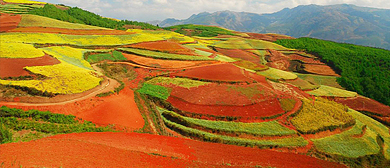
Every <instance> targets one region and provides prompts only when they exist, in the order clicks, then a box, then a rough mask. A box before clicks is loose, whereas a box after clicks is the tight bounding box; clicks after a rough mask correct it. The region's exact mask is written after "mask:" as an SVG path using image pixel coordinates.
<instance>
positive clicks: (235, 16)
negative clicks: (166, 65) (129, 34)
mask: <svg viewBox="0 0 390 168" xmlns="http://www.w3.org/2000/svg"><path fill="white" fill-rule="evenodd" d="M309 16H310V17H309ZM179 24H200V25H214V26H221V27H225V28H228V29H232V30H236V31H243V32H254V33H277V34H285V35H289V36H292V37H313V38H319V39H324V40H331V41H336V42H343V43H352V44H357V45H364V46H370V47H377V48H384V49H387V50H389V49H390V10H388V9H378V8H369V7H360V6H356V5H350V4H340V5H329V6H320V5H300V6H297V7H295V8H291V9H290V8H284V9H282V10H280V11H278V12H275V13H269V14H256V13H249V12H232V11H218V12H214V13H208V12H202V13H199V14H194V15H192V16H190V17H189V18H188V19H184V20H177V19H173V18H170V19H166V20H164V21H162V22H160V23H159V25H160V26H161V27H169V26H173V25H179Z"/></svg>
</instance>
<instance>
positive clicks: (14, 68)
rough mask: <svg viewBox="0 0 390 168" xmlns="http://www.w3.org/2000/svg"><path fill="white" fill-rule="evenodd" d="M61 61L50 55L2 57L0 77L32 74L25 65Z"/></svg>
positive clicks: (52, 63) (43, 64) (0, 59)
mask: <svg viewBox="0 0 390 168" xmlns="http://www.w3.org/2000/svg"><path fill="white" fill-rule="evenodd" d="M59 63H60V61H58V60H57V59H55V58H53V57H50V56H48V55H45V56H43V57H36V58H0V78H5V77H19V76H30V75H31V74H30V73H29V72H28V71H26V70H25V69H24V67H27V66H30V67H31V66H45V65H55V64H59Z"/></svg>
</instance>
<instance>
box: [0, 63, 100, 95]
mask: <svg viewBox="0 0 390 168" xmlns="http://www.w3.org/2000/svg"><path fill="white" fill-rule="evenodd" d="M26 69H27V70H28V71H31V72H32V73H35V74H41V75H44V76H46V77H47V78H46V79H44V80H20V81H11V80H0V84H3V85H12V86H22V87H29V88H35V89H37V90H39V91H42V92H45V91H47V92H49V93H58V94H73V93H81V92H84V91H87V90H90V89H92V88H94V87H96V86H98V85H99V84H100V81H101V80H102V79H101V78H99V77H98V74H97V73H96V72H94V71H91V70H86V69H84V68H79V67H76V66H74V65H72V64H69V63H66V62H62V63H60V64H57V65H50V66H36V67H26Z"/></svg>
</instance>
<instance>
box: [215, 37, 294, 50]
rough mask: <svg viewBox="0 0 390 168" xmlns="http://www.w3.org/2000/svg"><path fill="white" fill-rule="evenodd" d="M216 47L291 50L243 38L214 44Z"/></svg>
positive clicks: (267, 42) (266, 42) (270, 43)
mask: <svg viewBox="0 0 390 168" xmlns="http://www.w3.org/2000/svg"><path fill="white" fill-rule="evenodd" d="M213 46H214V47H218V48H225V49H243V50H245V49H258V50H265V49H274V50H289V49H288V48H285V47H283V46H281V45H278V44H275V43H272V42H269V41H263V40H254V39H242V38H229V39H228V40H226V41H219V42H216V43H214V44H213Z"/></svg>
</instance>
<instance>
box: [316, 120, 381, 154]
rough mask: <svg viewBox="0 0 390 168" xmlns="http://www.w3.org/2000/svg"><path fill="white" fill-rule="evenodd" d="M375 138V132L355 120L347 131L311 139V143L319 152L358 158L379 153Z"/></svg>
mask: <svg viewBox="0 0 390 168" xmlns="http://www.w3.org/2000/svg"><path fill="white" fill-rule="evenodd" d="M376 138H377V134H376V132H374V131H373V130H372V129H371V128H367V127H366V125H364V124H363V123H362V122H360V121H359V120H357V121H356V124H355V126H354V127H352V129H350V130H348V131H344V132H342V133H340V134H336V135H331V136H328V137H325V138H320V139H312V141H313V143H314V145H315V147H316V149H318V150H319V151H320V152H324V153H326V154H335V155H341V156H344V157H348V158H358V157H361V156H366V155H373V154H378V153H379V152H380V147H379V145H378V143H377V142H376Z"/></svg>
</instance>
